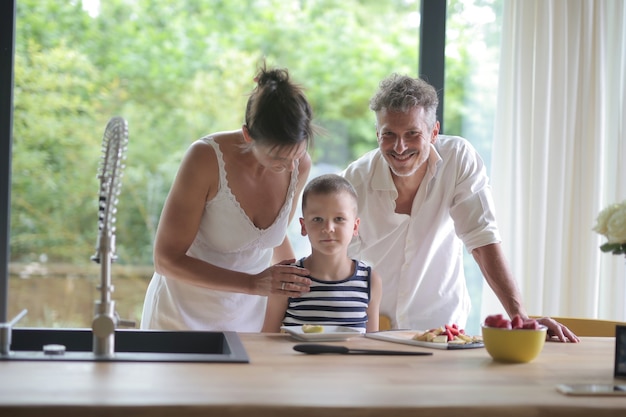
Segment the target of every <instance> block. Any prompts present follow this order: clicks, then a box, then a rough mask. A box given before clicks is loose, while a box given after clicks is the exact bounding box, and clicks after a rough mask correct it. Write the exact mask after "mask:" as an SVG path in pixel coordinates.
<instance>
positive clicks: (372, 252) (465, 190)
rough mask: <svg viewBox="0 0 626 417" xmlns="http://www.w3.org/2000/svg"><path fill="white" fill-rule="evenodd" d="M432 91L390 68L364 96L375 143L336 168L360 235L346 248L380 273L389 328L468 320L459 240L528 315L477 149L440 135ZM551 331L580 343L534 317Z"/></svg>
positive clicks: (499, 290) (508, 304) (509, 307)
mask: <svg viewBox="0 0 626 417" xmlns="http://www.w3.org/2000/svg"><path fill="white" fill-rule="evenodd" d="M437 105H438V98H437V92H436V91H435V89H434V88H433V87H432V86H431V85H429V84H428V83H426V82H425V81H423V80H421V79H419V78H417V79H415V78H411V77H408V76H402V75H398V74H392V75H391V76H390V77H388V78H387V79H385V80H383V81H382V82H381V83H380V88H379V90H378V92H377V93H376V94H375V95H374V97H372V99H371V100H370V109H371V110H373V111H374V112H375V113H376V136H377V138H378V145H379V146H378V148H377V149H375V150H372V151H370V152H368V153H367V154H365V155H364V156H362V157H361V158H359V159H358V160H356V161H354V162H353V163H351V164H350V165H349V166H348V167H347V168H346V170H345V171H344V172H343V173H342V175H343V176H344V177H346V178H347V179H348V180H349V181H350V182H351V183H352V184H353V186H354V187H355V189H356V191H357V193H358V196H359V217H360V218H361V228H360V230H359V236H357V238H355V239H354V240H353V242H352V244H351V246H350V250H349V255H350V256H352V257H356V258H359V259H363V260H364V261H365V262H367V263H369V264H370V265H371V266H372V268H373V269H374V270H376V271H378V273H379V274H380V275H381V277H382V281H383V297H382V302H381V306H380V311H381V314H384V315H388V316H389V317H391V320H392V325H393V327H394V328H411V329H423V330H424V329H429V328H433V327H439V326H442V325H444V324H452V323H457V324H458V325H459V326H462V327H464V326H465V324H466V321H467V317H468V314H469V311H470V308H471V302H470V299H469V294H468V292H467V287H466V284H465V277H464V273H463V245H465V247H466V248H467V249H468V251H469V252H470V253H471V254H472V255H473V257H474V259H475V260H476V262H477V263H478V265H479V266H480V269H481V271H482V273H483V276H484V277H485V279H486V281H487V283H488V284H489V286H490V287H491V288H492V289H493V291H494V292H495V294H496V295H497V296H498V299H499V300H500V302H501V303H502V305H503V306H504V308H505V309H506V311H507V313H508V314H509V316H511V317H513V316H515V315H516V314H520V315H521V316H522V317H523V318H526V317H527V314H526V311H525V309H524V307H523V305H522V299H521V294H520V292H519V289H518V288H517V284H516V282H515V279H514V278H513V276H512V274H511V272H510V270H509V268H508V265H507V262H506V260H505V258H504V255H503V252H502V249H501V247H500V235H499V232H498V228H497V225H496V221H495V216H494V207H493V201H492V197H491V191H490V187H489V179H488V177H487V174H486V170H485V167H484V164H483V162H482V160H481V158H480V156H479V155H478V154H477V153H476V151H475V150H474V148H473V147H472V146H471V145H470V144H469V142H467V141H466V140H465V139H463V138H460V137H452V136H444V135H441V136H440V135H439V122H438V121H437V118H436V111H437ZM539 321H540V323H541V324H544V325H546V326H548V333H549V335H550V336H554V337H557V338H558V339H559V340H560V341H567V340H569V341H572V342H577V341H578V338H577V337H576V335H574V334H573V333H572V332H571V331H570V330H569V329H568V328H567V327H565V326H563V325H561V324H560V323H557V322H556V321H554V320H552V319H550V318H542V319H540V320H539Z"/></svg>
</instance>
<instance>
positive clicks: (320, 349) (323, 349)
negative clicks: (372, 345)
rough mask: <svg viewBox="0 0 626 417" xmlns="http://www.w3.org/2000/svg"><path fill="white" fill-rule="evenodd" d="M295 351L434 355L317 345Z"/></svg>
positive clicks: (296, 348) (307, 345)
mask: <svg viewBox="0 0 626 417" xmlns="http://www.w3.org/2000/svg"><path fill="white" fill-rule="evenodd" d="M293 349H294V350H296V351H298V352H302V353H309V354H319V353H340V354H352V355H420V356H426V355H432V354H433V353H432V352H417V351H404V350H378V349H349V348H347V347H345V346H337V345H321V344H316V343H305V344H299V345H295V346H294V347H293Z"/></svg>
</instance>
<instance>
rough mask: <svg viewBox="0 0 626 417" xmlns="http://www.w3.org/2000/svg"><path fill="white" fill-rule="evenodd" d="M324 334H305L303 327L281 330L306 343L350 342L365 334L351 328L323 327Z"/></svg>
mask: <svg viewBox="0 0 626 417" xmlns="http://www.w3.org/2000/svg"><path fill="white" fill-rule="evenodd" d="M322 327H323V328H324V331H323V332H322V333H304V332H303V331H302V326H282V327H281V328H280V329H281V330H283V331H285V332H287V333H289V334H290V335H291V336H292V337H293V338H295V339H297V340H303V341H305V342H338V341H341V340H348V339H349V338H351V337H354V336H361V335H362V334H363V333H362V332H361V331H359V330H356V329H353V328H351V327H344V326H322Z"/></svg>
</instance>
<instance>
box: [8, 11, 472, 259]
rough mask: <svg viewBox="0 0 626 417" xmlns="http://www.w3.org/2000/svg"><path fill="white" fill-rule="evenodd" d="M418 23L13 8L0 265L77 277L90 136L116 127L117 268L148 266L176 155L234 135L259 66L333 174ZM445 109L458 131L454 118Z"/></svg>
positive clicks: (330, 14) (408, 50) (93, 195)
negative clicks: (271, 73)
mask: <svg viewBox="0 0 626 417" xmlns="http://www.w3.org/2000/svg"><path fill="white" fill-rule="evenodd" d="M462 3H464V2H462V1H461V0H458V1H451V4H452V6H453V7H455V6H454V5H455V4H460V5H461V6H463V4H462ZM418 8H419V2H417V1H410V0H388V1H384V2H381V1H379V0H361V1H358V0H342V1H339V0H300V1H295V0H262V1H261V0H240V1H226V0H210V1H209V0H206V1H199V0H176V1H174V0H162V1H153V0H106V1H104V0H102V1H100V11H99V14H97V15H94V16H90V15H89V14H88V13H87V12H86V11H85V10H83V9H82V2H81V1H80V0H73V1H57V0H19V1H18V2H17V30H16V34H17V36H16V71H15V112H14V156H13V164H14V165H13V191H12V208H11V210H12V216H11V257H12V261H21V262H24V261H29V260H33V259H37V258H39V257H40V256H41V255H44V254H45V255H46V256H47V257H48V258H49V259H51V260H56V261H64V262H72V263H80V262H88V260H89V257H90V256H91V255H92V254H93V251H94V245H95V240H96V227H97V223H96V219H97V206H96V204H97V191H98V184H97V181H96V171H97V165H98V163H99V154H100V144H101V138H102V133H103V129H104V126H105V125H106V122H107V121H108V119H109V118H111V117H112V116H117V115H119V116H122V117H124V118H126V119H127V120H128V123H129V135H130V139H129V148H128V155H127V168H126V170H125V175H124V179H123V186H122V193H121V196H120V204H119V213H118V217H117V249H118V256H119V262H120V263H128V264H150V263H151V262H152V242H153V237H154V234H155V231H156V226H157V224H158V218H159V215H160V211H161V208H162V205H163V202H164V200H165V198H166V195H167V192H168V190H169V187H170V184H171V182H172V179H173V177H174V175H175V173H176V169H177V167H178V163H179V162H180V159H181V156H182V154H183V153H184V151H185V149H186V148H187V147H188V146H189V145H190V144H191V142H193V141H194V140H196V139H198V138H200V137H202V136H204V135H206V134H209V133H211V132H216V131H220V130H230V129H238V128H239V127H240V126H241V124H242V121H243V112H244V107H245V102H246V99H247V94H248V92H249V91H250V90H251V89H252V88H253V87H254V83H253V80H252V78H253V76H254V74H255V72H256V67H257V65H258V64H259V63H260V62H261V61H262V60H263V59H265V60H266V61H267V63H268V65H270V66H278V67H287V68H288V69H289V70H290V73H291V76H292V78H293V79H294V80H296V81H297V82H299V83H300V84H301V85H302V86H303V87H304V88H305V89H306V92H307V96H308V97H309V99H310V101H311V103H312V106H313V109H314V112H315V119H316V123H317V124H318V125H320V126H321V127H322V128H323V129H324V130H325V132H326V133H325V134H323V135H320V136H319V137H316V138H315V141H314V142H315V147H314V149H313V151H312V154H313V158H314V161H315V162H316V163H330V164H334V165H336V166H339V167H343V166H345V165H346V163H347V162H348V161H350V160H352V159H354V158H356V157H358V156H360V155H361V154H363V153H364V152H366V151H368V150H370V149H372V148H373V147H375V146H376V137H375V131H374V117H373V115H372V113H371V111H370V110H369V108H368V101H369V98H370V96H371V94H372V93H373V92H374V91H375V89H376V88H377V85H378V82H379V81H380V79H382V78H383V77H385V76H387V75H389V74H390V73H391V72H400V73H406V74H413V75H415V74H416V72H417V64H418V63H417V54H418V50H419V48H418V29H419V27H418V25H419V13H418ZM453 27H454V25H453ZM459 27H460V26H459ZM467 36H471V34H467V35H466V37H467ZM470 55H471V54H470V53H469V51H466V50H465V51H463V50H461V53H460V54H459V55H458V56H454V57H448V60H449V62H448V65H449V66H448V69H447V71H449V74H451V79H452V80H454V81H452V82H451V83H450V84H449V91H448V94H447V95H450V93H451V94H454V95H456V96H459V97H460V96H463V94H464V91H465V86H464V84H463V80H465V79H466V77H467V68H466V67H467V66H468V65H469V64H470V63H471V61H470V60H469V57H470ZM447 103H454V101H451V100H449V99H448V101H447ZM451 109H452V110H450V112H451V114H452V115H453V116H452V121H450V122H449V124H448V126H449V127H451V128H453V129H457V127H456V126H459V125H460V124H461V118H462V116H463V115H464V114H463V113H464V112H467V110H466V107H463V106H462V105H461V106H459V107H452V108H451ZM447 123H448V122H447Z"/></svg>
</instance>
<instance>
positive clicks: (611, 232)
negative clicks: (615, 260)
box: [593, 200, 626, 254]
mask: <svg viewBox="0 0 626 417" xmlns="http://www.w3.org/2000/svg"><path fill="white" fill-rule="evenodd" d="M593 230H594V231H595V232H597V233H599V234H601V235H603V236H605V237H606V238H607V242H606V243H605V244H604V245H602V246H601V247H600V249H601V250H602V251H603V252H613V253H614V254H623V253H626V200H624V201H622V202H621V203H619V204H611V205H610V206H608V207H606V208H605V209H604V210H602V211H601V212H600V214H598V218H597V220H596V225H595V226H594V228H593Z"/></svg>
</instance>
